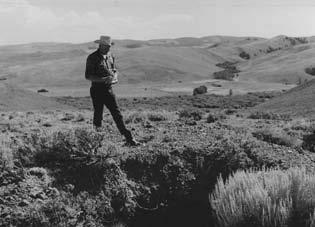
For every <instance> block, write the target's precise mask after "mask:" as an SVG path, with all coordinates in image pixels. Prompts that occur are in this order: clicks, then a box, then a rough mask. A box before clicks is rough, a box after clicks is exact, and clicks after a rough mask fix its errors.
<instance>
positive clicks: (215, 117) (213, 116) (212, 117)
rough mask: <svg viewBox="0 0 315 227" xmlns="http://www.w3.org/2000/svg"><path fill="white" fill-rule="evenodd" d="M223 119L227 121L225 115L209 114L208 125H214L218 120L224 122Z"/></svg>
mask: <svg viewBox="0 0 315 227" xmlns="http://www.w3.org/2000/svg"><path fill="white" fill-rule="evenodd" d="M222 119H226V116H225V115H224V114H213V113H210V114H208V117H207V123H214V122H216V121H218V120H222Z"/></svg>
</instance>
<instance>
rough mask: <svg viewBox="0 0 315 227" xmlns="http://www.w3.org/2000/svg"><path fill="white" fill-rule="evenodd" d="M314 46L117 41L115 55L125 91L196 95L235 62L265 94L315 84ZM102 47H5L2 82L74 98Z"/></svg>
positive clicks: (302, 41)
mask: <svg viewBox="0 0 315 227" xmlns="http://www.w3.org/2000/svg"><path fill="white" fill-rule="evenodd" d="M314 41H315V38H314V37H301V38H293V37H287V36H277V37H274V38H271V39H265V38H258V37H229V36H207V37H201V38H193V37H183V38H178V39H155V40H148V41H141V40H115V46H114V48H113V52H114V54H115V55H116V58H117V63H118V67H119V71H120V84H121V85H122V87H123V88H124V89H125V87H128V86H130V89H129V90H132V89H137V88H139V87H150V86H151V87H153V86H156V85H158V86H159V87H168V86H170V85H172V87H171V89H169V90H172V91H173V90H175V91H176V90H185V91H186V90H187V91H190V90H191V89H192V88H193V87H194V86H196V85H194V84H195V83H196V82H198V81H200V83H202V81H206V80H211V79H213V73H214V72H217V71H220V70H222V68H220V67H218V66H217V64H218V63H223V62H226V61H229V62H236V64H235V66H236V67H237V68H238V69H240V71H241V72H240V73H239V82H240V83H242V82H246V83H247V82H248V81H251V83H252V84H255V86H257V84H259V83H261V85H262V86H263V87H262V88H261V89H260V90H264V89H266V88H268V83H270V86H271V87H274V84H279V85H283V84H296V83H297V81H303V82H304V81H305V80H310V79H313V76H311V75H309V74H307V73H306V72H305V69H306V68H307V67H311V66H313V62H315V42H314ZM96 48H97V45H96V44H95V43H93V42H88V43H80V44H71V43H31V44H23V45H11V46H1V47H0V79H1V80H6V82H8V83H10V84H18V85H19V86H20V87H21V88H26V89H29V90H33V91H36V90H37V89H40V88H46V89H48V90H49V91H55V94H56V95H58V94H59V90H60V91H61V90H62V92H60V95H72V93H71V91H73V90H76V89H79V90H80V89H86V88H88V86H89V82H88V81H86V80H85V78H84V71H85V61H86V58H87V56H88V54H89V53H91V52H93V51H95V49H96ZM0 83H1V81H0ZM266 86H267V87H266ZM229 87H231V86H229ZM154 89H156V90H158V89H159V88H157V87H155V88H154ZM279 89H283V87H281V86H280V87H279ZM243 90H245V91H246V89H243ZM141 92H142V91H141V90H139V92H138V93H141ZM223 93H224V92H223ZM50 94H51V93H48V95H50ZM84 94H85V95H87V93H84Z"/></svg>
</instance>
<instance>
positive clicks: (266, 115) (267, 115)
mask: <svg viewBox="0 0 315 227" xmlns="http://www.w3.org/2000/svg"><path fill="white" fill-rule="evenodd" d="M248 118H249V119H264V120H285V121H288V120H290V119H291V117H290V115H288V114H277V113H271V112H260V111H257V112H255V113H251V114H250V115H249V116H248Z"/></svg>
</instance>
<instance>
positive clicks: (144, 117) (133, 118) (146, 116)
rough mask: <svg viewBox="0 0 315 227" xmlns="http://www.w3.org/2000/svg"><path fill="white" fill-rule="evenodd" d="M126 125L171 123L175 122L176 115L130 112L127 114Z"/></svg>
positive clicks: (157, 112)
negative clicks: (149, 122)
mask: <svg viewBox="0 0 315 227" xmlns="http://www.w3.org/2000/svg"><path fill="white" fill-rule="evenodd" d="M124 118H125V122H126V124H129V123H133V124H137V123H146V122H147V121H151V122H158V121H171V120H175V119H176V116H175V114H173V113H171V112H167V111H149V110H144V111H128V112H127V114H125V117H124Z"/></svg>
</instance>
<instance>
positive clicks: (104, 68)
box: [85, 50, 116, 86]
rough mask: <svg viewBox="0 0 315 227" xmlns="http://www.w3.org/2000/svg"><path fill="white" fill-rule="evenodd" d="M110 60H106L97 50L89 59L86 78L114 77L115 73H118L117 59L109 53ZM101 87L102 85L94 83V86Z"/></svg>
mask: <svg viewBox="0 0 315 227" xmlns="http://www.w3.org/2000/svg"><path fill="white" fill-rule="evenodd" d="M107 56H108V58H107V59H105V58H104V57H103V55H102V54H101V53H100V52H99V50H96V51H95V52H93V53H92V54H90V55H89V56H88V57H87V60H86V68H85V78H86V79H89V77H90V76H96V77H100V78H101V77H106V76H110V75H112V72H113V71H116V65H115V58H114V56H113V55H112V54H111V53H109V54H107ZM96 84H98V85H100V83H94V82H92V86H93V85H96Z"/></svg>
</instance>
